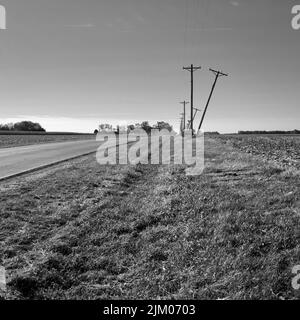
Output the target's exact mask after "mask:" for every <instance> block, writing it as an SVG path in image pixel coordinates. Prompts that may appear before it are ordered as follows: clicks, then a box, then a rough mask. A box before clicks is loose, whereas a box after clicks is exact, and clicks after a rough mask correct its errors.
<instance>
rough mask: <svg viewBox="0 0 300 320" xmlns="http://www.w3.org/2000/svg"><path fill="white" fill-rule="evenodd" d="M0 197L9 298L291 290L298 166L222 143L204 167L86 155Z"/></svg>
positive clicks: (214, 295)
mask: <svg viewBox="0 0 300 320" xmlns="http://www.w3.org/2000/svg"><path fill="white" fill-rule="evenodd" d="M20 193H21V194H23V196H21V197H20ZM0 201H1V209H0V210H1V229H0V237H1V238H0V241H1V242H2V243H1V244H2V245H1V249H0V250H1V251H0V257H1V264H2V265H4V266H5V267H6V269H7V271H8V274H9V277H10V279H9V282H8V288H9V291H8V292H7V293H6V298H17V299H24V298H25V299H121V298H122V299H156V298H164V299H187V298H191V299H293V298H297V292H295V291H294V290H293V289H292V287H291V280H292V277H293V275H292V272H291V270H292V267H293V266H294V265H295V264H299V262H300V261H299V216H300V212H299V204H300V194H299V171H297V170H295V169H293V168H291V169H290V170H289V169H286V168H283V167H279V166H278V165H277V164H275V163H272V162H261V161H260V159H258V158H255V157H250V156H249V155H247V154H245V153H242V152H240V151H239V150H238V149H234V148H232V147H231V146H230V144H228V143H226V141H221V140H219V139H217V140H215V139H207V140H206V169H205V171H204V173H203V174H202V175H201V176H197V177H187V176H186V175H185V168H184V167H182V166H147V165H138V166H134V167H130V166H128V167H126V166H125V167H124V166H107V167H103V166H102V167H101V166H98V165H97V164H96V163H95V159H94V158H92V157H88V158H85V160H84V161H83V162H80V161H77V162H76V161H75V162H74V165H72V166H70V167H68V168H67V169H61V170H57V171H56V172H55V173H53V174H52V175H49V176H48V177H47V178H45V177H42V178H40V179H37V180H36V181H34V180H33V181H32V183H31V184H30V185H29V184H28V183H27V184H26V183H24V184H20V186H16V187H15V188H9V189H7V190H5V189H4V190H3V191H2V192H1V198H0Z"/></svg>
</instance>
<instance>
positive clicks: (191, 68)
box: [183, 64, 201, 133]
mask: <svg viewBox="0 0 300 320" xmlns="http://www.w3.org/2000/svg"><path fill="white" fill-rule="evenodd" d="M199 69H201V67H194V65H193V64H191V66H190V67H183V70H188V71H190V73H191V130H192V133H193V116H194V115H193V113H194V112H193V110H194V109H193V106H194V71H197V70H199Z"/></svg>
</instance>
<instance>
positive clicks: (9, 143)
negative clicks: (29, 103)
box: [0, 131, 95, 149]
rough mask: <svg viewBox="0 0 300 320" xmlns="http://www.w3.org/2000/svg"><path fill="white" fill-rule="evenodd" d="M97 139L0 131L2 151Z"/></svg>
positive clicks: (71, 135) (84, 136)
mask: <svg viewBox="0 0 300 320" xmlns="http://www.w3.org/2000/svg"><path fill="white" fill-rule="evenodd" d="M88 139H95V135H92V134H68V133H65V134H64V133H57V134H56V133H30V134H27V133H25V132H23V133H13V134H11V133H9V134H7V133H5V134H4V133H3V132H2V133H1V131H0V149H1V148H9V147H19V146H27V145H33V144H42V143H51V142H64V141H78V140H88Z"/></svg>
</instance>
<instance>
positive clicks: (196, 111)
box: [193, 108, 202, 121]
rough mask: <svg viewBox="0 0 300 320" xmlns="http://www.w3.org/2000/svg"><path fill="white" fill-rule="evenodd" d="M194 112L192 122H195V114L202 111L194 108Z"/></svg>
mask: <svg viewBox="0 0 300 320" xmlns="http://www.w3.org/2000/svg"><path fill="white" fill-rule="evenodd" d="M194 110H195V113H194V117H193V121H194V120H195V118H196V115H197V113H198V112H200V111H202V110H200V109H197V108H194Z"/></svg>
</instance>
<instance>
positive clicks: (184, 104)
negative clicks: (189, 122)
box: [180, 100, 189, 130]
mask: <svg viewBox="0 0 300 320" xmlns="http://www.w3.org/2000/svg"><path fill="white" fill-rule="evenodd" d="M180 103H181V104H183V130H185V121H186V120H185V114H186V112H185V106H186V105H187V104H189V102H187V101H185V100H184V101H182V102H180Z"/></svg>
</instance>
